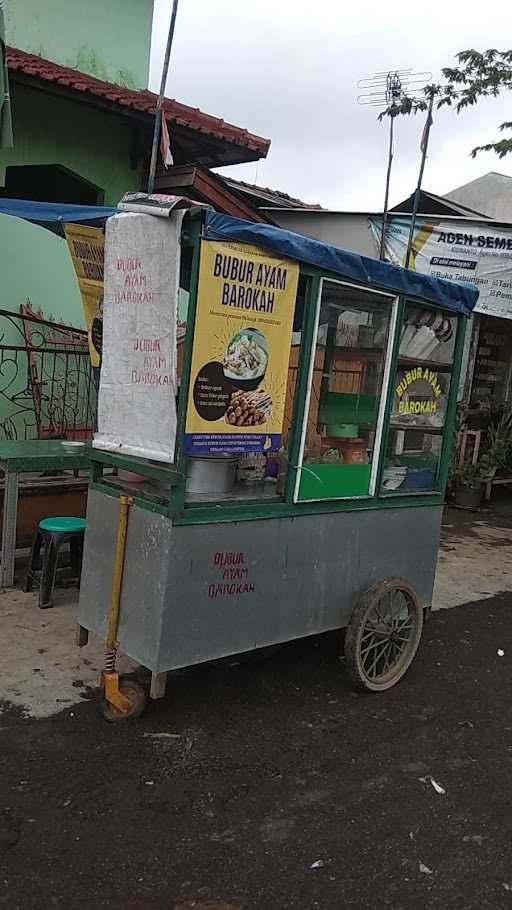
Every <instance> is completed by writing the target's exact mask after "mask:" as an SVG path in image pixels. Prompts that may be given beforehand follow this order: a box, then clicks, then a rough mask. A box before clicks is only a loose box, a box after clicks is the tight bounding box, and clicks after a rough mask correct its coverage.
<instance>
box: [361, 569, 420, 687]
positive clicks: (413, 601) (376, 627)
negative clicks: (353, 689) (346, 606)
mask: <svg viewBox="0 0 512 910" xmlns="http://www.w3.org/2000/svg"><path fill="white" fill-rule="evenodd" d="M422 630H423V609H422V606H421V604H420V602H419V600H418V597H417V595H416V592H415V591H414V588H412V587H411V586H410V585H409V584H408V583H407V582H406V581H404V580H403V579H402V578H388V579H385V580H384V581H380V582H378V583H377V584H376V585H373V587H371V588H370V589H369V590H368V591H367V592H366V594H364V595H363V597H362V598H361V600H360V601H359V603H358V604H357V606H356V607H355V609H354V612H353V613H352V616H351V618H350V622H349V624H348V628H347V633H346V636H345V659H346V662H347V669H348V672H349V674H350V676H351V678H352V680H353V681H354V682H355V684H356V685H357V686H358V687H359V688H362V689H368V690H369V691H371V692H383V691H385V690H386V689H390V688H391V686H394V685H395V683H397V682H398V680H399V679H401V678H402V676H403V675H404V673H406V672H407V670H408V669H409V667H410V665H411V663H412V662H413V660H414V656H415V654H416V651H417V650H418V645H419V643H420V638H421V633H422Z"/></svg>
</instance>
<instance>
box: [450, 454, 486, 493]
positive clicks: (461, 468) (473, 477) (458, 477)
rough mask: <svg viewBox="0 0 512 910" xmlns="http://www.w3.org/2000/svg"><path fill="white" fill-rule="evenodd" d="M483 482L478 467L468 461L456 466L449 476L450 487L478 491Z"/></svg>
mask: <svg viewBox="0 0 512 910" xmlns="http://www.w3.org/2000/svg"><path fill="white" fill-rule="evenodd" d="M483 480H484V478H483V477H482V472H481V470H480V465H478V464H471V462H469V461H466V462H464V464H461V465H458V466H457V467H456V468H454V469H453V471H452V472H451V474H450V486H455V487H467V489H468V490H475V491H476V490H479V489H480V487H481V486H482V483H483Z"/></svg>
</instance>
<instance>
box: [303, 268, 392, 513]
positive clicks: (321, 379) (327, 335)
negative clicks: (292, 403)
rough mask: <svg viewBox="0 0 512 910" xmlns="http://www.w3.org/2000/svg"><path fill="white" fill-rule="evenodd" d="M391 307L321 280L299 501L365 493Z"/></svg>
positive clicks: (384, 301)
mask: <svg viewBox="0 0 512 910" xmlns="http://www.w3.org/2000/svg"><path fill="white" fill-rule="evenodd" d="M392 303H393V298H391V297H386V296H384V295H379V294H375V293H372V292H370V291H365V290H362V289H359V288H352V287H348V286H346V285H342V284H338V283H336V282H332V281H324V282H323V286H322V298H321V302H320V313H319V319H318V331H317V339H316V346H315V348H314V353H313V358H314V359H313V372H312V380H311V392H310V401H309V411H308V414H307V424H306V436H305V444H304V453H303V460H302V467H301V469H300V481H299V491H298V499H299V500H314V499H340V498H344V497H354V496H367V495H368V493H369V489H370V474H371V464H372V458H373V452H374V443H375V432H376V427H377V418H378V413H379V405H380V396H381V390H382V379H383V375H384V361H385V353H386V348H387V341H388V332H389V324H390V319H391V311H392Z"/></svg>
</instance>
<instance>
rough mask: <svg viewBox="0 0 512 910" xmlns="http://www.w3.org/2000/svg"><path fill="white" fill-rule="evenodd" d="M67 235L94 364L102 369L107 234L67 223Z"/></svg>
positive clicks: (65, 229)
mask: <svg viewBox="0 0 512 910" xmlns="http://www.w3.org/2000/svg"><path fill="white" fill-rule="evenodd" d="M64 232H65V235H66V240H67V243H68V247H69V252H70V253H71V258H72V260H73V265H74V267H75V272H76V276H77V278H78V285H79V287H80V293H81V295H82V303H83V307H84V313H85V320H86V323H87V332H88V335H89V353H90V357H91V364H92V365H93V367H99V365H100V363H101V348H102V337H103V269H104V260H105V235H104V233H103V230H102V229H101V228H95V227H87V226H86V225H81V224H65V225H64Z"/></svg>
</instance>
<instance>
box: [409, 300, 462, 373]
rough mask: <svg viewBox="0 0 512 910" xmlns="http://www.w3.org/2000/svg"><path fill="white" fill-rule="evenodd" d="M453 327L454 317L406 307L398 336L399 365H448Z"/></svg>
mask: <svg viewBox="0 0 512 910" xmlns="http://www.w3.org/2000/svg"><path fill="white" fill-rule="evenodd" d="M456 327H457V318H456V317H455V316H449V315H447V314H445V313H441V312H439V310H429V309H425V308H424V307H421V306H418V305H417V304H412V303H408V304H407V306H406V308H405V318H404V322H403V325H402V332H401V336H400V359H401V361H402V363H403V364H404V365H405V363H406V362H411V363H414V364H416V363H417V362H421V363H430V364H434V365H440V364H449V365H451V362H452V360H453V352H454V348H455V330H456Z"/></svg>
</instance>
